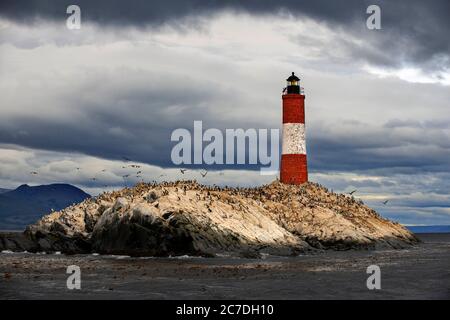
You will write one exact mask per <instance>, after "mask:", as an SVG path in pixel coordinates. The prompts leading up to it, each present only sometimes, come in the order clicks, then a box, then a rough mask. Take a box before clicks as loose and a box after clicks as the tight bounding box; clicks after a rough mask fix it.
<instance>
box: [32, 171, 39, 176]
mask: <svg viewBox="0 0 450 320" xmlns="http://www.w3.org/2000/svg"><path fill="white" fill-rule="evenodd" d="M30 174H34V175H36V174H38V173H37V172H36V171H31V172H30Z"/></svg>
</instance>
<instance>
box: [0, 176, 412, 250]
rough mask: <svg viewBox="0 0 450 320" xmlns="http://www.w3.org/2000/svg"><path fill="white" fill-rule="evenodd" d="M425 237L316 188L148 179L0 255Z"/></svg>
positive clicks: (325, 244) (376, 243) (307, 245)
mask: <svg viewBox="0 0 450 320" xmlns="http://www.w3.org/2000/svg"><path fill="white" fill-rule="evenodd" d="M417 242H418V239H417V238H416V237H415V236H414V235H413V234H412V233H411V232H409V231H408V230H407V229H406V228H404V227H403V226H401V225H400V224H398V223H395V222H392V221H389V220H387V219H384V218H382V217H381V216H380V215H379V214H378V213H377V212H375V211H374V210H372V209H370V208H369V207H367V206H366V205H364V204H363V203H362V202H361V201H359V200H356V199H354V198H353V197H351V196H348V195H343V194H336V193H334V192H330V191H329V190H327V189H326V188H324V187H322V186H320V185H319V184H316V183H311V182H308V183H305V184H302V185H299V186H296V185H287V184H282V183H280V182H278V181H275V182H273V183H271V184H269V185H265V186H262V187H257V188H228V187H217V186H205V185H201V184H198V183H197V182H195V181H176V182H164V183H140V184H137V185H136V186H135V187H133V188H125V189H122V190H119V191H112V192H105V193H103V194H100V195H99V196H97V197H93V198H89V199H86V200H84V201H82V202H80V203H78V204H74V205H72V206H69V207H67V208H65V209H63V210H60V211H57V212H52V213H50V214H48V215H46V216H44V217H43V218H42V219H40V220H39V221H38V222H36V223H35V224H33V225H30V226H28V227H27V229H26V230H25V232H24V233H23V234H21V235H20V236H17V235H16V236H13V235H8V234H3V235H2V236H1V237H0V250H12V251H23V250H27V251H30V252H41V251H46V252H55V251H60V252H63V253H67V254H75V253H94V252H95V253H100V254H126V255H131V256H171V255H172V256H173V255H200V256H214V255H218V254H219V255H220V254H229V255H239V256H244V257H259V256H261V255H262V254H273V255H297V254H300V253H306V252H312V251H315V250H326V249H332V250H348V249H378V248H395V249H397V248H405V247H408V246H411V245H414V244H415V243H417Z"/></svg>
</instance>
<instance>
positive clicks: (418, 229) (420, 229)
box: [406, 226, 450, 233]
mask: <svg viewBox="0 0 450 320" xmlns="http://www.w3.org/2000/svg"><path fill="white" fill-rule="evenodd" d="M406 228H408V229H409V230H410V231H411V232H414V233H448V232H450V226H406Z"/></svg>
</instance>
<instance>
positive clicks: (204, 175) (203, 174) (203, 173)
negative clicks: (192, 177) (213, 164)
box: [200, 170, 208, 178]
mask: <svg viewBox="0 0 450 320" xmlns="http://www.w3.org/2000/svg"><path fill="white" fill-rule="evenodd" d="M200 174H201V175H202V177H203V178H204V177H206V175H207V174H208V170H205V171H204V172H201V171H200Z"/></svg>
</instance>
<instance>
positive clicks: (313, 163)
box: [0, 0, 450, 225]
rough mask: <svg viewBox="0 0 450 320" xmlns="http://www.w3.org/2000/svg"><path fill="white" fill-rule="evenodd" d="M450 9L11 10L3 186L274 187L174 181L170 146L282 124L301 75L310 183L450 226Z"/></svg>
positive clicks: (4, 36)
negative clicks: (77, 23)
mask: <svg viewBox="0 0 450 320" xmlns="http://www.w3.org/2000/svg"><path fill="white" fill-rule="evenodd" d="M70 4H77V5H79V7H80V8H81V28H80V29H79V30H69V29H68V28H67V27H66V19H67V18H68V16H69V15H68V14H67V13H66V8H67V6H68V5H70ZM371 4H376V5H379V6H380V8H381V29H380V30H369V29H368V28H367V26H366V19H367V18H368V16H369V15H368V14H367V13H366V9H367V7H368V6H369V5H371ZM449 13H450V3H449V2H448V1H446V0H443V1H438V0H432V1H400V0H397V1H345V4H344V3H341V2H337V1H256V0H255V1H252V0H250V1H192V0H188V1H181V0H180V1H178V0H177V1H170V2H169V1H157V2H155V1H95V2H93V1H76V2H72V1H45V2H43V1H8V0H6V1H2V2H1V3H0V96H1V97H2V98H1V100H0V188H15V187H17V186H18V185H20V184H23V183H28V184H30V185H37V184H44V183H56V182H64V183H71V184H74V185H76V186H78V187H80V188H82V189H83V190H85V191H87V192H89V193H91V194H97V193H99V192H101V191H102V190H109V189H113V188H121V187H124V186H131V185H132V184H133V183H135V182H138V181H140V180H141V179H143V180H145V181H150V180H157V181H162V180H171V179H181V178H183V179H197V180H199V181H200V182H202V183H209V184H221V185H240V186H256V185H261V184H264V183H269V182H270V181H272V180H274V179H275V177H273V176H261V175H260V172H259V170H254V168H253V167H249V166H246V165H236V166H228V167H227V166H222V167H214V166H213V167H210V166H206V165H205V166H203V168H204V169H207V170H208V174H207V175H206V176H205V177H202V176H201V175H200V173H199V171H200V169H202V167H196V168H192V169H191V168H189V166H187V167H188V169H189V170H188V171H187V172H186V173H185V174H181V172H180V171H179V167H178V166H176V165H174V164H173V163H172V161H171V158H170V154H171V149H172V148H173V146H174V143H173V142H171V141H170V135H171V133H172V131H173V130H175V129H177V128H186V129H188V130H192V128H193V123H194V121H195V120H201V121H203V127H204V128H205V129H207V128H218V129H220V130H224V129H226V128H243V129H248V128H255V129H262V128H268V129H270V128H281V91H282V88H283V87H284V86H285V79H286V78H287V77H288V76H289V75H290V73H291V72H292V71H295V72H296V74H297V75H299V77H300V78H301V85H302V86H303V87H304V90H305V95H306V100H305V108H306V130H307V151H308V165H309V172H310V180H311V181H316V182H319V183H321V184H323V185H324V186H326V187H328V188H329V189H332V190H333V191H336V192H350V191H353V190H355V189H356V190H357V191H356V192H355V194H354V195H355V197H356V198H359V199H362V200H363V201H364V202H365V203H366V204H368V205H370V206H371V207H373V208H375V209H376V210H378V211H379V212H380V213H381V214H382V215H383V216H385V217H388V218H391V219H394V220H396V221H399V222H401V223H403V224H408V225H432V224H450V191H449V190H450V112H449V108H450V90H449V89H450V38H449V37H448V33H449V31H450V19H449ZM125 158H127V159H130V160H131V161H128V160H126V159H125ZM131 164H137V165H139V166H140V168H138V169H136V168H131V167H130V166H131ZM77 168H79V169H77ZM137 171H142V173H140V174H137ZM31 172H36V173H37V174H31ZM128 174H129V175H130V176H127V175H128ZM124 175H125V176H126V177H123V176H124ZM136 175H139V176H141V177H136ZM385 200H388V203H387V204H383V201H385Z"/></svg>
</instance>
